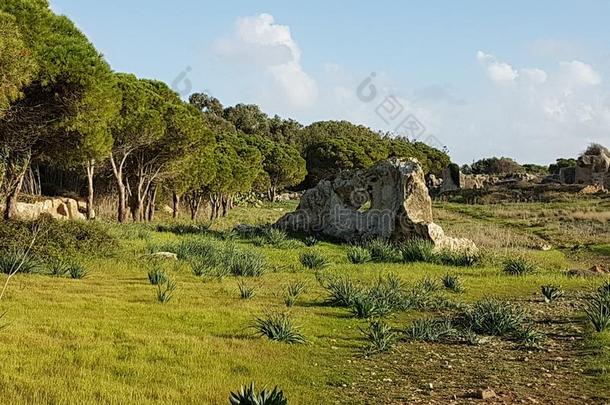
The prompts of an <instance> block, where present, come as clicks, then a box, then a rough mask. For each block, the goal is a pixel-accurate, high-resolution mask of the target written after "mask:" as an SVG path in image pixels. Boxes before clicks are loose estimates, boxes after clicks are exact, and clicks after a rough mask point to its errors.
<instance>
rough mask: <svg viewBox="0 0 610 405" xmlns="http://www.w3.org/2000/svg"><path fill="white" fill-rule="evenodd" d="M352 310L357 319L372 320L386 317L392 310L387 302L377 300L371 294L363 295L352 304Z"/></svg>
mask: <svg viewBox="0 0 610 405" xmlns="http://www.w3.org/2000/svg"><path fill="white" fill-rule="evenodd" d="M351 310H352V313H353V314H354V315H355V316H356V317H357V318H361V319H370V318H374V317H379V316H385V315H387V314H388V313H389V312H390V310H391V309H390V308H389V307H388V306H387V305H386V303H385V302H383V301H379V300H376V299H375V297H373V296H371V295H369V294H361V295H358V296H357V297H356V298H355V299H354V301H353V302H352V305H351Z"/></svg>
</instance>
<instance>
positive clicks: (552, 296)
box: [540, 284, 563, 303]
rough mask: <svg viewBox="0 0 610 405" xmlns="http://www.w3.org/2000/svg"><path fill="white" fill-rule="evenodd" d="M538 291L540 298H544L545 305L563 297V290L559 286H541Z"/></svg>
mask: <svg viewBox="0 0 610 405" xmlns="http://www.w3.org/2000/svg"><path fill="white" fill-rule="evenodd" d="M540 290H541V292H542V296H543V297H544V301H545V302H547V303H549V302H552V301H555V300H556V299H558V298H561V297H563V290H562V289H561V287H560V286H556V285H552V284H549V285H543V286H542V287H540Z"/></svg>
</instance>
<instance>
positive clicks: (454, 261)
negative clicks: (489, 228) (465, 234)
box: [436, 250, 481, 267]
mask: <svg viewBox="0 0 610 405" xmlns="http://www.w3.org/2000/svg"><path fill="white" fill-rule="evenodd" d="M436 261H437V262H438V263H441V264H444V265H446V266H458V267H470V266H474V265H476V264H478V263H479V262H480V261H481V255H480V254H479V253H478V252H471V251H450V250H443V251H441V252H439V253H437V254H436Z"/></svg>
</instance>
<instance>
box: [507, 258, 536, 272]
mask: <svg viewBox="0 0 610 405" xmlns="http://www.w3.org/2000/svg"><path fill="white" fill-rule="evenodd" d="M535 271H536V265H535V264H533V263H531V262H529V261H528V260H527V259H525V258H523V257H515V258H510V259H507V260H505V261H504V272H505V273H506V274H510V275H511V276H523V275H526V274H531V273H534V272H535Z"/></svg>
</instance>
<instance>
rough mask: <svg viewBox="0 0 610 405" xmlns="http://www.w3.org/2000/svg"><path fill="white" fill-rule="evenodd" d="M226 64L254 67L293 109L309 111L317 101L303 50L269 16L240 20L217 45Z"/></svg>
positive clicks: (285, 28) (263, 15) (282, 27)
mask: <svg viewBox="0 0 610 405" xmlns="http://www.w3.org/2000/svg"><path fill="white" fill-rule="evenodd" d="M214 50H215V53H216V54H217V55H218V56H219V57H220V58H221V59H223V60H225V61H228V62H233V63H238V64H244V65H248V66H251V65H252V64H255V65H256V66H258V67H259V68H261V69H263V71H264V72H265V73H266V74H267V75H268V76H269V77H270V78H271V79H272V80H271V84H273V85H274V86H275V88H276V90H277V92H276V95H277V93H278V92H279V94H283V96H284V100H285V102H288V103H289V104H290V105H292V106H294V107H307V106H310V105H312V104H313V103H314V101H315V100H316V97H317V94H318V89H317V84H316V81H315V80H314V79H313V78H312V77H311V76H310V75H309V74H307V73H306V72H305V71H304V70H303V67H302V65H301V50H300V48H299V46H298V45H297V43H296V42H295V40H294V39H293V37H292V33H291V31H290V27H288V26H286V25H280V24H277V23H276V22H275V19H274V17H273V16H272V15H270V14H265V13H263V14H259V15H256V16H251V17H240V18H238V19H237V22H236V24H235V31H234V33H233V35H232V36H231V37H230V38H222V39H219V40H217V41H216V42H215V44H214Z"/></svg>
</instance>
